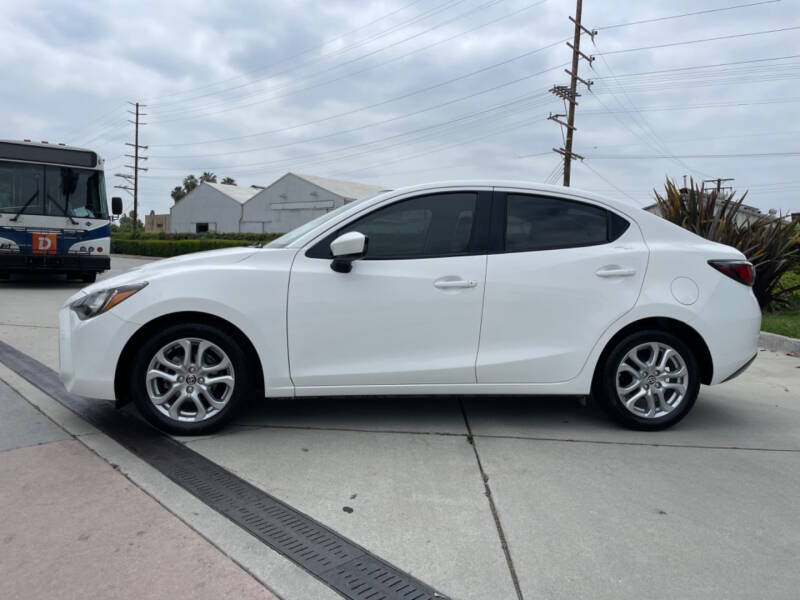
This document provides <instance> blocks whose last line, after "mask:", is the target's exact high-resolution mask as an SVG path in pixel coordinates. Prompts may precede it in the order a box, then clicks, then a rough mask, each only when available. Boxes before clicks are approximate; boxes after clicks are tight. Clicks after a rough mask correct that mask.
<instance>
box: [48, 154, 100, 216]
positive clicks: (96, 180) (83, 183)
mask: <svg viewBox="0 0 800 600" xmlns="http://www.w3.org/2000/svg"><path fill="white" fill-rule="evenodd" d="M45 181H46V184H47V194H46V198H47V203H48V205H49V206H50V214H51V215H54V216H55V215H59V214H61V215H63V214H68V215H69V216H71V217H78V218H87V219H106V218H108V208H107V205H106V190H105V185H104V182H103V173H102V172H100V171H91V170H88V169H73V168H71V167H46V173H45Z"/></svg>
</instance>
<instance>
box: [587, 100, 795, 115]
mask: <svg viewBox="0 0 800 600" xmlns="http://www.w3.org/2000/svg"><path fill="white" fill-rule="evenodd" d="M598 101H599V100H598ZM793 102H800V98H778V99H775V100H761V101H756V102H717V103H709V104H685V105H673V106H651V107H646V108H640V109H639V111H640V112H657V111H672V110H693V109H699V108H726V107H738V106H758V105H762V104H791V103H793ZM615 112H616V113H624V112H626V111H612V110H605V111H603V110H585V111H583V114H584V115H598V114H604V113H608V114H614V113H615Z"/></svg>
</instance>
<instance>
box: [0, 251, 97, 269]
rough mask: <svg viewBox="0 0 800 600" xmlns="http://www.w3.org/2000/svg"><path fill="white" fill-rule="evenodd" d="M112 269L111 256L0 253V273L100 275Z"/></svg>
mask: <svg viewBox="0 0 800 600" xmlns="http://www.w3.org/2000/svg"><path fill="white" fill-rule="evenodd" d="M110 268H111V257H110V256H92V255H89V254H20V253H11V252H8V253H0V271H3V272H6V273H10V272H19V271H48V272H54V273H69V272H73V271H81V272H86V271H94V272H98V273H99V272H102V271H108V270H109V269H110Z"/></svg>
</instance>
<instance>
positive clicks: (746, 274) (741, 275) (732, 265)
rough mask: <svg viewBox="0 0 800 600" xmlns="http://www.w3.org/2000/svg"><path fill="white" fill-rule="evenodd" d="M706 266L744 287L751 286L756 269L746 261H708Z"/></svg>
mask: <svg viewBox="0 0 800 600" xmlns="http://www.w3.org/2000/svg"><path fill="white" fill-rule="evenodd" d="M708 264H710V265H711V266H712V267H714V268H715V269H716V270H717V271H719V272H720V273H722V274H723V275H727V276H728V277H730V278H731V279H735V280H736V281H738V282H739V283H743V284H744V285H750V286H752V285H753V282H754V281H755V280H756V269H755V267H754V266H753V265H752V264H750V263H749V262H747V261H746V260H710V261H708Z"/></svg>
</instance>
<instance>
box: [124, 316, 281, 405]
mask: <svg viewBox="0 0 800 600" xmlns="http://www.w3.org/2000/svg"><path fill="white" fill-rule="evenodd" d="M186 323H203V324H207V325H214V326H216V327H219V328H220V329H223V330H225V331H226V332H228V333H229V334H230V335H231V336H233V337H235V338H237V339H238V340H239V341H240V342H241V343H242V345H243V346H244V349H245V352H246V353H247V355H248V356H249V357H250V361H251V363H252V367H253V369H254V373H255V379H256V382H257V384H258V386H259V389H260V391H261V393H262V395H263V393H264V389H265V383H266V382H265V379H264V369H263V367H262V366H261V360H259V355H258V351H257V350H256V348H255V346H254V345H253V342H252V341H250V338H248V337H247V335H246V334H245V333H244V332H243V331H242V330H241V329H239V328H238V327H237V326H236V325H234V324H233V323H231V322H230V321H227V320H225V319H223V318H221V317H218V316H216V315H212V314H209V313H204V312H197V311H182V312H174V313H168V314H165V315H161V316H159V317H156V318H155V319H153V320H152V321H148V322H147V323H145V324H144V325H142V326H141V327H140V328H139V329H137V330H136V333H134V334H133V335H132V336H131V337H130V339H129V340H128V341H127V342H126V344H125V347H124V348H123V349H122V352H121V353H120V357H119V360H118V361H117V368H116V370H115V372H114V394H115V396H116V398H117V406H118V407H119V406H123V405H125V404H127V403H128V402H130V401H131V398H130V394H129V393H128V390H129V389H130V385H129V377H130V367H131V363H132V361H133V356H134V353H135V352H136V349H137V348H138V347H140V346H141V344H142V342H143V341H144V340H146V339H147V338H148V337H149V336H150V335H151V334H152V333H153V332H155V331H158V330H160V329H164V328H165V327H169V326H170V325H176V324H186Z"/></svg>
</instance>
